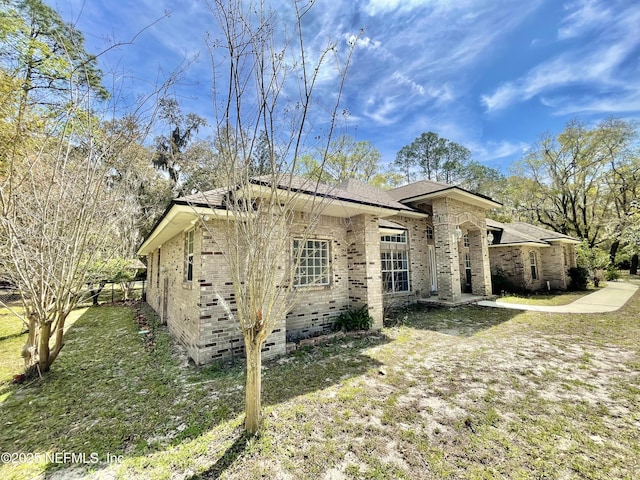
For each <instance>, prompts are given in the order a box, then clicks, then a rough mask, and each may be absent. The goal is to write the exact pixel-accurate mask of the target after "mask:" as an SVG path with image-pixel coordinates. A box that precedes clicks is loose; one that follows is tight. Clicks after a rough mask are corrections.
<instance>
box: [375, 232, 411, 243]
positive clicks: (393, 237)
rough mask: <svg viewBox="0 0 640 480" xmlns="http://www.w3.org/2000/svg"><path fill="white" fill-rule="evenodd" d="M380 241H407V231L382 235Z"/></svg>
mask: <svg viewBox="0 0 640 480" xmlns="http://www.w3.org/2000/svg"><path fill="white" fill-rule="evenodd" d="M380 241H381V242H384V243H407V232H401V233H394V234H387V235H381V236H380Z"/></svg>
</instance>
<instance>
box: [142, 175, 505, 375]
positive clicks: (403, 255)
mask: <svg viewBox="0 0 640 480" xmlns="http://www.w3.org/2000/svg"><path fill="white" fill-rule="evenodd" d="M294 179H295V182H294V187H295V190H296V192H297V193H298V194H300V195H303V196H307V197H309V198H311V197H314V198H315V199H317V200H319V201H320V202H321V206H322V212H321V213H322V214H321V216H320V218H319V221H318V223H317V226H316V227H315V228H314V230H313V235H312V237H310V238H307V239H305V240H304V241H300V240H299V239H296V231H295V229H294V231H293V232H292V238H291V242H292V251H293V249H294V248H301V249H302V253H303V256H304V252H305V249H313V251H314V252H315V255H314V256H313V257H314V258H313V259H307V260H304V261H303V262H302V263H304V264H303V265H301V267H300V268H301V271H300V272H296V273H295V274H296V276H298V277H299V278H300V279H302V280H300V284H299V285H300V288H299V291H298V292H297V293H298V296H297V303H296V304H295V306H294V308H293V310H292V311H291V312H289V314H288V315H287V316H286V318H284V319H282V321H281V325H280V327H279V328H277V329H275V330H274V332H273V333H272V334H271V336H270V337H269V339H268V341H267V343H266V345H265V348H264V350H263V355H264V356H265V358H268V357H272V356H277V355H280V354H283V353H284V352H285V350H286V343H287V342H288V341H295V340H298V339H301V338H305V337H309V336H314V335H317V334H319V333H321V332H326V331H328V330H329V329H330V328H331V325H332V323H333V321H334V319H335V318H336V317H337V316H338V315H339V314H340V312H342V311H345V310H347V309H351V308H359V307H361V306H364V305H367V308H368V310H369V313H370V315H371V316H372V318H373V319H374V328H381V327H382V319H383V309H384V307H385V306H389V305H396V304H407V303H412V302H416V301H418V300H420V299H423V298H427V297H430V298H434V297H435V298H437V299H438V300H439V301H441V302H444V303H450V304H455V303H457V302H459V301H460V300H461V299H462V297H463V293H464V292H469V293H472V294H474V295H477V296H485V295H490V294H491V271H490V263H489V259H490V254H489V253H490V249H489V242H488V240H487V234H488V232H489V231H490V230H488V227H487V220H486V213H487V211H488V210H489V209H491V208H495V207H498V206H499V205H500V204H499V203H497V202H495V201H493V200H491V199H490V198H488V197H485V196H482V195H478V194H474V193H471V192H468V191H465V190H464V189H461V188H459V187H455V186H452V185H447V184H442V183H435V182H430V181H420V182H416V183H412V184H409V185H406V186H403V187H399V188H396V189H393V190H390V191H382V190H380V189H378V188H375V187H373V186H370V185H366V184H363V183H361V182H357V181H353V180H349V181H347V182H345V183H343V184H341V185H339V186H337V187H329V186H326V185H317V184H315V183H314V182H310V181H308V180H305V179H301V178H295V177H294ZM266 182H268V180H266V179H265V178H257V179H253V180H252V183H253V184H255V186H256V190H255V191H256V194H255V195H256V197H259V195H260V191H261V190H260V187H261V186H264V185H265V183H266ZM227 194H228V192H226V191H224V190H222V189H218V190H213V191H210V192H205V193H200V194H196V195H191V196H186V197H181V198H177V199H175V200H174V201H173V202H172V204H171V205H170V207H169V208H168V209H167V211H166V212H165V214H164V216H163V217H162V218H161V220H160V221H159V223H158V224H157V225H156V227H155V228H154V230H153V231H152V232H151V234H150V235H149V237H148V238H147V239H146V240H145V242H144V243H143V245H142V246H141V247H140V249H139V252H138V254H139V255H141V256H146V257H147V275H148V290H147V302H148V303H149V305H150V306H151V307H152V308H153V309H154V310H155V311H156V312H157V313H158V314H159V316H160V318H161V319H162V321H163V322H165V323H167V325H168V327H169V330H170V331H171V333H172V334H173V335H174V336H175V337H177V338H178V339H179V340H180V341H181V342H182V343H183V344H184V345H185V346H186V347H187V350H188V352H189V355H190V356H191V358H192V359H193V360H194V361H195V362H196V363H197V364H205V363H208V362H211V361H213V360H216V359H220V358H224V357H227V356H230V355H242V351H243V340H242V335H241V332H240V331H239V328H238V326H237V324H236V323H235V321H233V320H231V319H230V318H229V317H230V316H229V315H228V310H229V309H231V311H233V305H234V298H233V296H234V293H233V285H232V284H231V282H230V281H229V278H230V276H229V274H228V270H227V269H228V266H227V264H226V261H225V260H224V258H223V253H224V252H222V251H221V247H220V245H222V244H223V243H224V242H223V238H222V233H221V230H222V228H221V225H222V224H221V223H220V222H224V221H225V220H224V219H221V216H224V215H225V212H226V209H225V198H226V195H227ZM203 222H204V223H205V224H206V228H205V225H204V224H203ZM298 225H299V226H300V229H302V228H303V227H304V226H305V224H304V220H303V217H302V215H301V219H300V222H299V224H298ZM492 228H493V231H495V232H496V234H497V233H498V231H497V230H496V229H497V228H499V227H497V226H494V227H492ZM505 238H506V237H505ZM287 255H289V256H290V255H291V253H290V252H285V254H284V256H287ZM309 257H311V255H309ZM305 258H307V257H306V256H305ZM283 261H286V259H283ZM313 262H315V263H313ZM303 270H304V273H303Z"/></svg>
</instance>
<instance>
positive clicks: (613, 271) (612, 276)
mask: <svg viewBox="0 0 640 480" xmlns="http://www.w3.org/2000/svg"><path fill="white" fill-rule="evenodd" d="M604 278H605V279H606V280H607V281H608V282H611V281H614V280H618V279H619V278H620V272H619V271H618V269H617V268H616V267H614V266H613V265H611V266H609V267H608V268H607V271H606V273H605V274H604Z"/></svg>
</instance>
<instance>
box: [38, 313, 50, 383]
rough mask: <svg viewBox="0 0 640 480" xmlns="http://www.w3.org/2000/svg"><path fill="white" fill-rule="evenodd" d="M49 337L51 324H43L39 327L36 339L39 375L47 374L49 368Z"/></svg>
mask: <svg viewBox="0 0 640 480" xmlns="http://www.w3.org/2000/svg"><path fill="white" fill-rule="evenodd" d="M50 337H51V324H50V323H49V322H44V323H42V324H41V325H40V335H39V338H38V365H39V366H40V373H44V372H48V371H49V367H50V366H51V361H50V360H49V354H50V350H49V339H50Z"/></svg>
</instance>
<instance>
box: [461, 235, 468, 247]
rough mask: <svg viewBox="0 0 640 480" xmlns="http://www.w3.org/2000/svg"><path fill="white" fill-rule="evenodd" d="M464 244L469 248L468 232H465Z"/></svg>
mask: <svg viewBox="0 0 640 480" xmlns="http://www.w3.org/2000/svg"><path fill="white" fill-rule="evenodd" d="M462 244H463V245H464V246H465V247H467V248H468V247H469V234H468V233H465V234H464V236H463V237H462Z"/></svg>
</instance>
